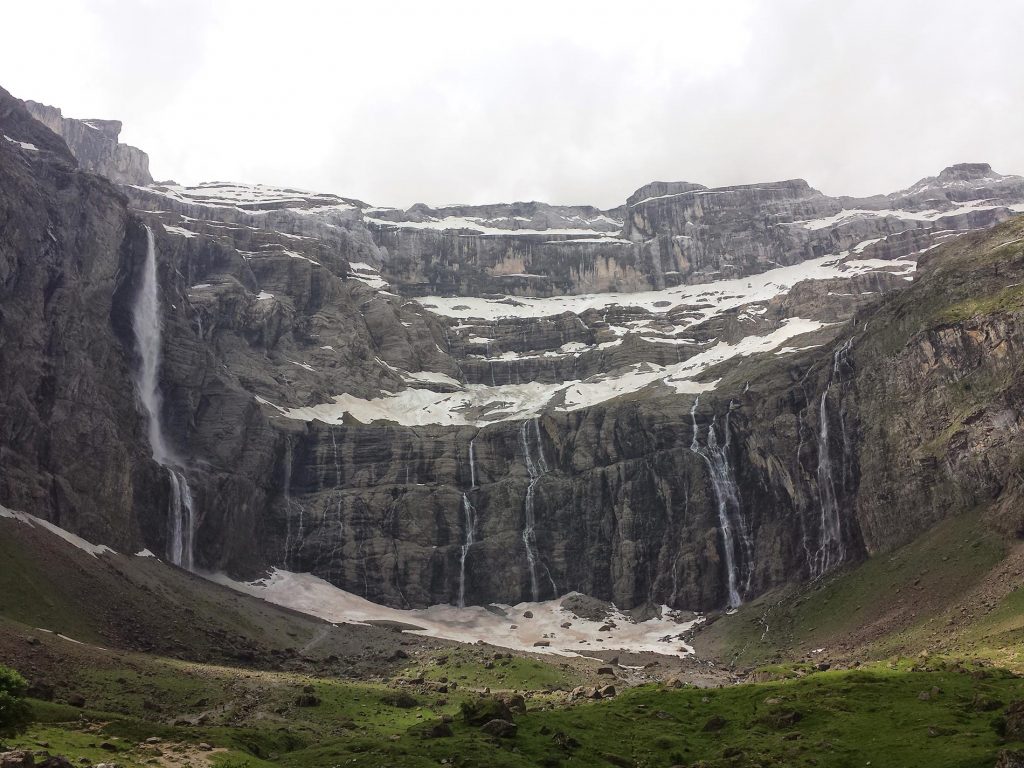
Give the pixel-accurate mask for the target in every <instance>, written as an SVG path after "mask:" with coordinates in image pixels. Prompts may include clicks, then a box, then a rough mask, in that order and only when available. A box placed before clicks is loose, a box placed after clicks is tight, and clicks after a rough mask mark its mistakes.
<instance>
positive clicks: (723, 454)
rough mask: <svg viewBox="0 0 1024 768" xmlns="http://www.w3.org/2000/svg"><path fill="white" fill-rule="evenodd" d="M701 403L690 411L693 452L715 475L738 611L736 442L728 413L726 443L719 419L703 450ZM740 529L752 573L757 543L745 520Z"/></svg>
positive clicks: (732, 603) (732, 604) (731, 591)
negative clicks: (720, 437)
mask: <svg viewBox="0 0 1024 768" xmlns="http://www.w3.org/2000/svg"><path fill="white" fill-rule="evenodd" d="M699 402H700V398H696V399H694V401H693V407H692V408H691V409H690V418H691V419H692V420H693V440H692V441H691V443H690V450H691V451H693V452H694V453H695V454H697V455H698V456H700V457H701V458H702V459H704V463H705V464H707V466H708V472H709V474H710V475H711V487H712V488H713V490H714V492H715V501H716V506H717V508H718V527H719V529H720V530H721V531H722V549H723V550H724V551H725V570H726V575H727V578H728V584H729V607H730V608H736V607H737V606H739V605H740V603H742V602H743V599H742V598H741V596H740V588H739V583H740V576H739V568H738V566H737V562H736V540H735V535H734V531H733V522H732V520H731V519H730V515H731V514H735V515H736V516H737V517H740V518H741V516H742V511H741V507H740V494H739V488H737V486H736V479H735V475H734V473H733V471H732V465H731V464H730V463H729V446H730V444H731V440H732V435H731V433H730V431H729V414H728V412H726V415H725V420H724V427H725V442H724V443H722V444H721V445H719V443H718V435H716V434H715V420H714V419H712V421H711V424H709V425H708V439H707V445H706V446H705V447H703V448H702V447H701V445H700V441H699V440H698V437H699V428H698V426H697V404H698V403H699ZM738 527H739V536H740V541H741V543H742V547H743V550H744V552H745V553H746V554H747V560H748V565H747V568H748V572H749V574H752V573H753V568H751V567H750V564H749V561H750V560H751V559H752V554H753V542H752V541H751V540H750V536H749V534H748V533H747V532H746V529H745V528H744V526H743V524H742V519H741V521H740V524H739V526H738ZM749 581H750V578H749V575H748V578H747V584H746V585H745V586H746V588H749V586H750V584H749Z"/></svg>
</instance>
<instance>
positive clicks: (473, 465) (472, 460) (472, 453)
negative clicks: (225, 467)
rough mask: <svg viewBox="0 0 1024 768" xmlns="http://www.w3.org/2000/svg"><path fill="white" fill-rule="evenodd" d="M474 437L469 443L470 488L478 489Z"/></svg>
mask: <svg viewBox="0 0 1024 768" xmlns="http://www.w3.org/2000/svg"><path fill="white" fill-rule="evenodd" d="M475 441H476V438H475V437H474V438H473V439H472V440H470V441H469V487H470V489H473V488H476V452H475V451H474V450H473V443H474V442H475Z"/></svg>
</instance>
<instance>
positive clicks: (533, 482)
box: [519, 418, 558, 602]
mask: <svg viewBox="0 0 1024 768" xmlns="http://www.w3.org/2000/svg"><path fill="white" fill-rule="evenodd" d="M531 425H532V426H533V432H534V434H535V436H536V445H537V457H536V460H535V459H534V457H533V454H532V452H531V451H530V437H529V434H530V426H531ZM519 441H520V443H522V446H523V462H524V463H525V464H526V474H527V475H529V477H530V484H529V485H527V486H526V499H525V501H524V502H523V517H524V524H523V546H524V547H526V563H527V565H528V566H529V567H530V595H531V597H532V599H533V602H537V601H538V600H539V599H540V590H539V589H538V586H537V537H536V534H535V533H534V526H535V524H536V518H535V516H534V502H535V498H536V493H537V483H538V482H539V481H540V479H541V477H543V476H544V474H545V473H546V472H547V471H548V464H547V460H546V459H545V458H544V446H543V445H542V443H541V439H540V425H539V424H538V423H537V419H536V418H533V419H530V420H529V421H524V422H523V423H522V424H521V425H520V427H519ZM548 578H549V579H551V574H550V573H549V574H548ZM551 586H552V588H553V589H554V591H555V593H556V594H557V592H558V590H557V588H555V583H554V581H553V580H552V581H551Z"/></svg>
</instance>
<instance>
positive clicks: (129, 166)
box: [25, 101, 153, 185]
mask: <svg viewBox="0 0 1024 768" xmlns="http://www.w3.org/2000/svg"><path fill="white" fill-rule="evenodd" d="M25 106H26V107H27V108H28V110H29V112H31V113H32V116H33V117H35V118H36V119H37V120H39V121H40V122H41V123H43V125H45V126H46V127H47V128H49V129H50V130H52V131H53V132H54V133H56V134H57V135H59V136H61V137H62V138H63V139H64V140H65V141H66V142H67V144H68V147H70V149H71V152H72V153H73V154H74V156H75V159H76V160H78V162H79V163H80V164H81V166H82V167H83V168H85V169H87V170H90V171H93V172H94V173H98V174H100V175H101V176H106V177H107V178H108V179H110V180H111V181H115V182H118V183H121V184H143V185H144V184H151V183H152V182H153V177H152V176H150V175H149V157H148V156H147V155H146V153H145V152H143V151H142V150H140V149H136V148H135V147H132V146H129V145H127V144H121V143H120V142H118V140H117V138H118V136H119V135H120V133H121V123H120V121H118V120H88V121H83V120H75V119H73V118H69V117H64V116H63V115H62V114H61V111H60V110H59V109H56V108H55V107H49V106H46V105H45V104H39V103H37V102H35V101H26V102H25Z"/></svg>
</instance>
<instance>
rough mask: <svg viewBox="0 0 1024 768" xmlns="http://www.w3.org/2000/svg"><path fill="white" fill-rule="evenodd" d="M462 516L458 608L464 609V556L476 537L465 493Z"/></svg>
mask: <svg viewBox="0 0 1024 768" xmlns="http://www.w3.org/2000/svg"><path fill="white" fill-rule="evenodd" d="M462 516H463V530H464V531H465V533H464V538H463V541H462V547H461V548H460V551H459V608H465V607H466V556H467V555H468V554H469V548H470V547H472V546H473V541H474V537H475V535H476V509H474V507H473V504H472V502H470V500H469V496H467V495H466V494H465V493H463V494H462Z"/></svg>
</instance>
